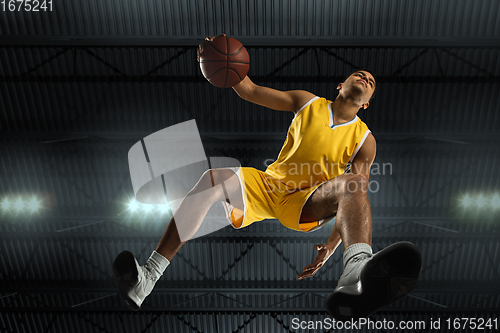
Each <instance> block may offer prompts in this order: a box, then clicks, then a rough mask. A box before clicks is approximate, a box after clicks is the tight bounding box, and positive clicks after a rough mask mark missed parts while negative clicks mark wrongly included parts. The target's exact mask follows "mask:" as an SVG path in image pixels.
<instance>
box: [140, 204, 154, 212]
mask: <svg viewBox="0 0 500 333" xmlns="http://www.w3.org/2000/svg"><path fill="white" fill-rule="evenodd" d="M141 206H142V210H143V211H144V213H146V214H147V213H150V212H151V211H152V210H153V205H149V204H142V205H141Z"/></svg>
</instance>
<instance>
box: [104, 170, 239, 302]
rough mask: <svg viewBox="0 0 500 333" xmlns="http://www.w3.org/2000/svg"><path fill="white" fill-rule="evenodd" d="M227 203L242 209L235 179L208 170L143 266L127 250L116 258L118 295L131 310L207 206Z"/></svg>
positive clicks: (227, 173)
mask: <svg viewBox="0 0 500 333" xmlns="http://www.w3.org/2000/svg"><path fill="white" fill-rule="evenodd" d="M227 200H230V201H231V204H232V205H233V206H234V207H237V208H240V209H241V210H242V209H243V198H242V196H241V187H240V184H239V180H238V177H237V176H236V174H235V173H234V172H233V171H231V170H229V169H216V170H208V171H207V172H205V173H204V174H203V175H202V176H201V178H200V180H199V181H198V183H197V184H196V185H195V186H194V187H193V189H192V190H191V191H190V192H189V193H188V194H187V195H186V197H185V198H184V199H183V201H182V202H181V204H180V205H179V207H178V209H177V211H176V212H175V214H174V217H172V219H171V220H170V223H169V224H168V226H167V228H166V230H165V232H164V234H163V236H162V238H161V239H160V242H159V243H158V246H157V247H156V250H155V251H153V253H152V254H151V257H150V258H149V259H148V260H147V262H146V263H145V264H144V266H139V264H138V263H137V260H136V259H135V258H134V256H133V254H132V253H131V252H129V251H123V252H122V253H120V254H119V255H118V256H117V258H116V259H115V262H114V263H113V273H114V276H115V281H116V283H117V285H118V289H119V291H120V296H121V297H122V300H123V301H124V303H125V304H126V305H127V306H128V307H129V308H130V309H132V310H136V311H137V310H139V309H140V307H141V304H142V302H143V301H144V299H145V298H146V297H147V296H148V295H149V294H150V293H151V291H152V290H153V287H154V285H155V283H156V281H157V280H158V279H159V278H160V277H161V275H162V274H163V272H164V271H165V269H166V268H167V266H168V265H169V264H170V260H172V259H173V257H174V256H175V254H176V253H177V252H178V251H179V249H180V248H181V247H182V245H183V244H185V243H186V241H187V240H189V239H190V238H191V237H192V236H193V235H194V234H195V233H196V231H197V230H198V229H199V228H200V226H201V224H202V223H203V220H204V218H205V216H206V215H207V213H208V210H209V209H210V207H211V206H212V205H213V204H214V203H216V202H217V201H227ZM183 240H184V241H183Z"/></svg>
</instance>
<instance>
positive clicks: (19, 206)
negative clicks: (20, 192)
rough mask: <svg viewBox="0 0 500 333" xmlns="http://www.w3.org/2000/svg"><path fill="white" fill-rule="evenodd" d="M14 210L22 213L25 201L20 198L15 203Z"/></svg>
mask: <svg viewBox="0 0 500 333" xmlns="http://www.w3.org/2000/svg"><path fill="white" fill-rule="evenodd" d="M14 208H15V209H16V210H17V211H21V210H22V209H23V208H24V202H23V199H21V198H18V199H17V200H16V202H14Z"/></svg>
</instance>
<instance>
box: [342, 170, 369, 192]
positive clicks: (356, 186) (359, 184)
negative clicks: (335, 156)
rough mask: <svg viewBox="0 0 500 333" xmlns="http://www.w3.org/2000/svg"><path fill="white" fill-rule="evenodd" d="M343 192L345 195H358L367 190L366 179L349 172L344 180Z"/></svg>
mask: <svg viewBox="0 0 500 333" xmlns="http://www.w3.org/2000/svg"><path fill="white" fill-rule="evenodd" d="M343 192H344V194H346V195H360V194H366V193H367V192H368V179H367V178H366V177H365V176H363V175H360V174H350V175H348V177H346V179H345V181H344V188H343Z"/></svg>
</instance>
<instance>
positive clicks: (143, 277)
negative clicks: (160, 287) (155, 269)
mask: <svg viewBox="0 0 500 333" xmlns="http://www.w3.org/2000/svg"><path fill="white" fill-rule="evenodd" d="M113 275H114V278H115V282H116V284H117V285H118V291H119V293H120V297H121V298H122V300H123V303H125V305H126V306H127V307H128V308H129V309H131V310H134V311H139V309H140V308H141V304H142V302H144V299H145V298H146V297H147V296H148V295H149V294H150V293H151V291H152V290H153V287H154V285H155V283H156V281H157V279H156V278H155V277H154V276H153V275H152V274H151V272H150V271H149V269H148V267H146V265H144V266H139V264H138V263H137V260H136V259H135V257H134V255H133V254H132V253H131V252H129V251H123V252H122V253H120V254H119V255H118V256H117V257H116V259H115V261H114V263H113Z"/></svg>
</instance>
